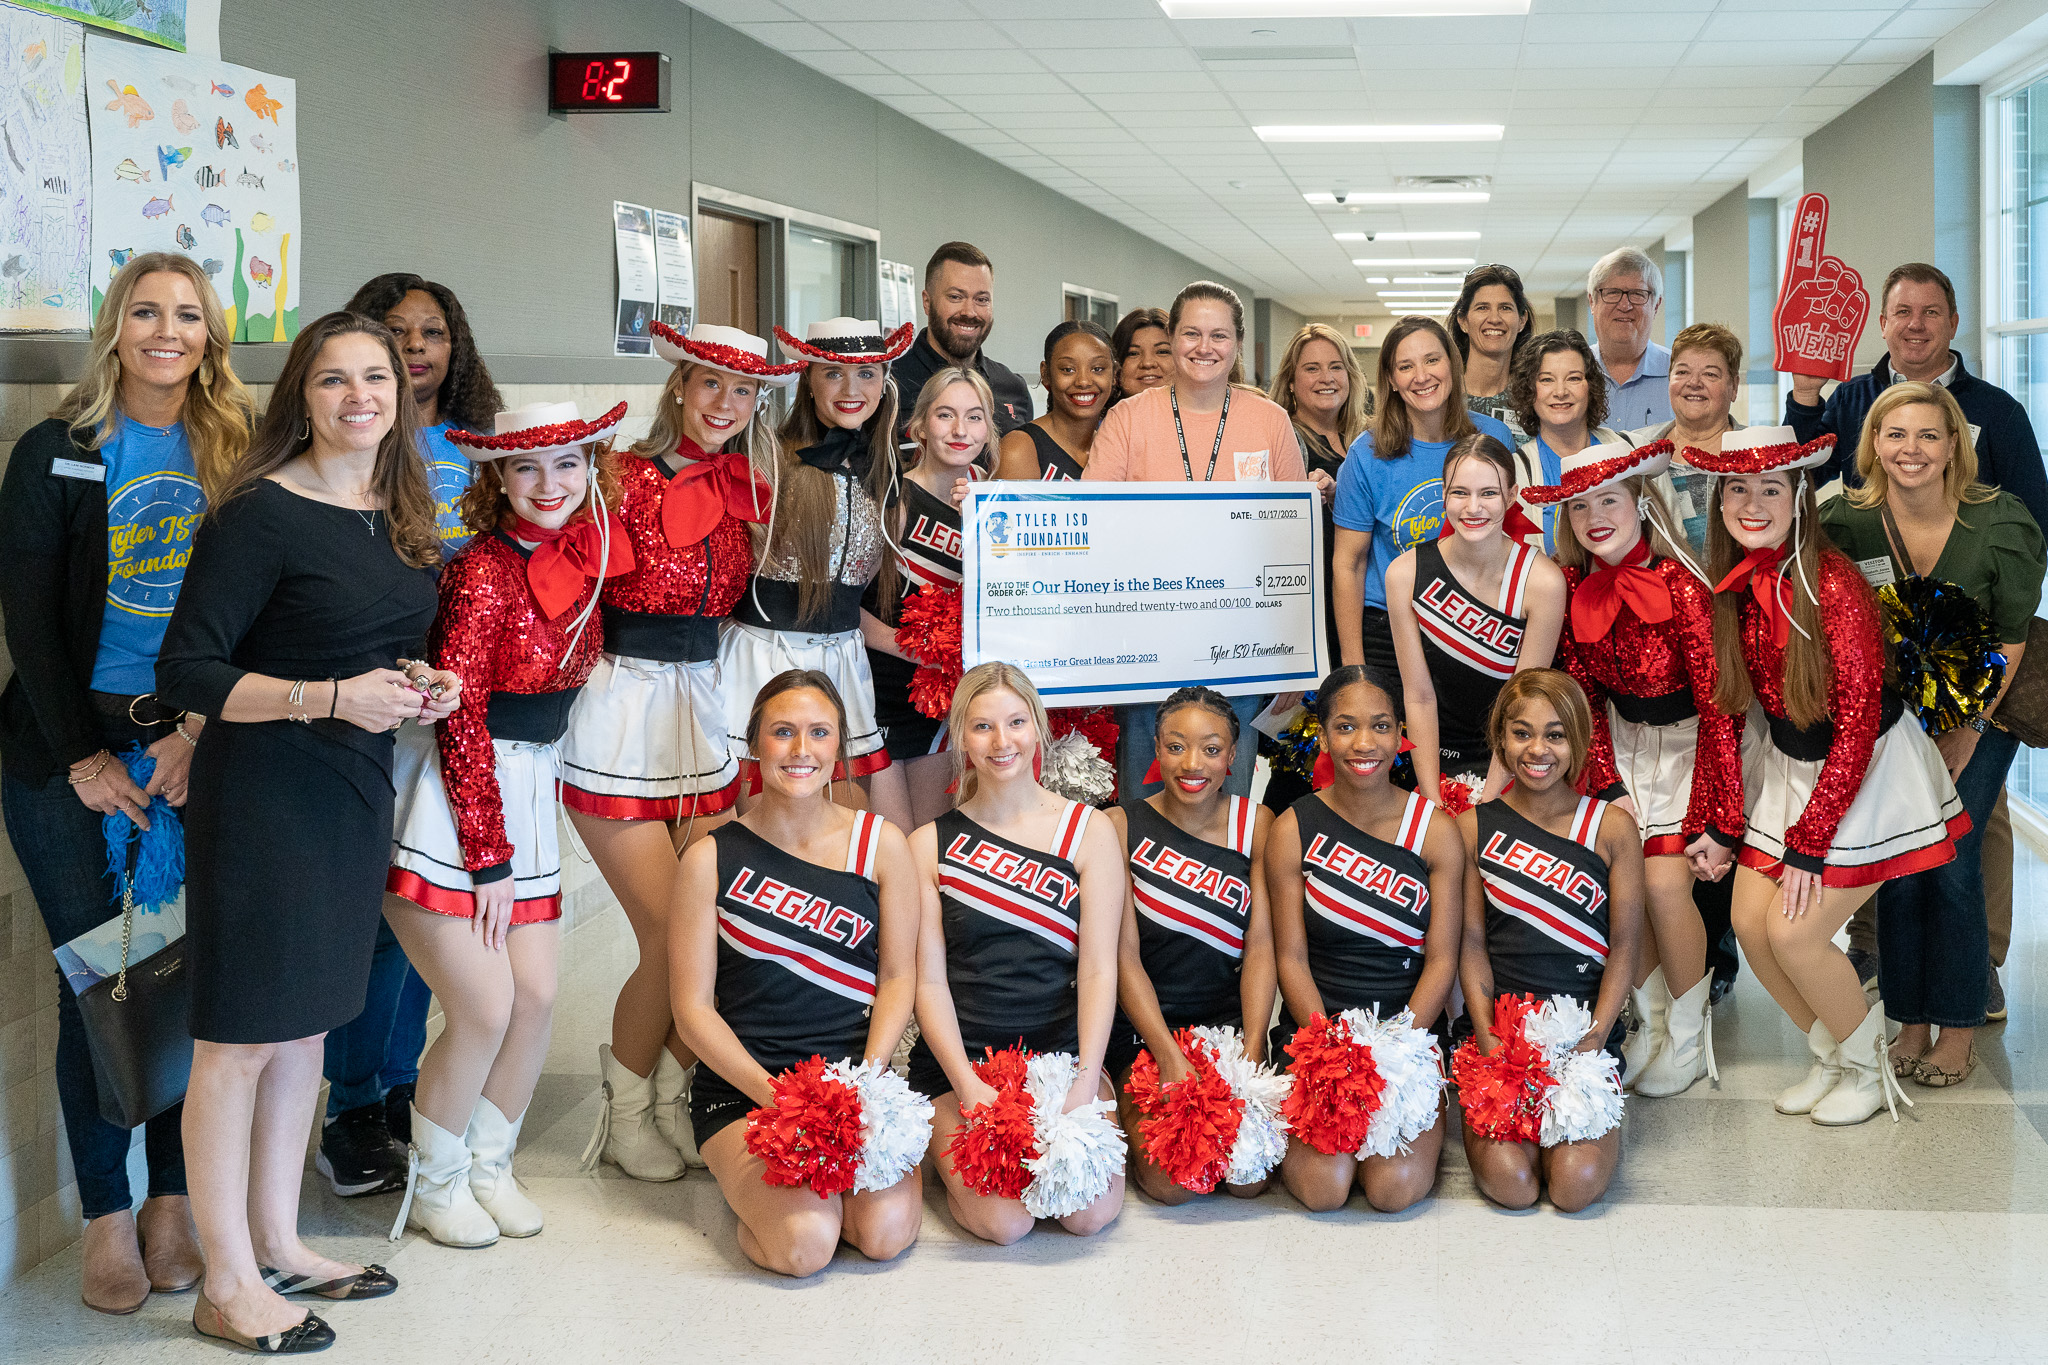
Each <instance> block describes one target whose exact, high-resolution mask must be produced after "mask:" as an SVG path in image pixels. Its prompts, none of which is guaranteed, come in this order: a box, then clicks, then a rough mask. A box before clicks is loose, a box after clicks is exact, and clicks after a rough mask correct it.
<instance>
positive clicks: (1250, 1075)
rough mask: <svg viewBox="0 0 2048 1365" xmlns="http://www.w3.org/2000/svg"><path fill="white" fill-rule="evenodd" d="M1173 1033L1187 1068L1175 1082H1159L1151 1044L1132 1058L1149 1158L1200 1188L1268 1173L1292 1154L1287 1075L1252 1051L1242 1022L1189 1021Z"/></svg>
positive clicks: (1180, 1181)
mask: <svg viewBox="0 0 2048 1365" xmlns="http://www.w3.org/2000/svg"><path fill="white" fill-rule="evenodd" d="M1174 1041H1175V1042H1176V1043H1177V1044H1179V1046H1180V1050H1181V1055H1182V1056H1183V1057H1185V1058H1186V1059H1187V1064H1188V1074H1187V1075H1186V1076H1184V1077H1182V1078H1181V1079H1180V1080H1178V1081H1175V1082H1174V1083H1173V1084H1172V1085H1167V1086H1162V1085H1160V1083H1159V1065H1158V1061H1157V1059H1156V1058H1154V1057H1153V1055H1152V1053H1151V1052H1150V1051H1149V1050H1148V1051H1145V1052H1141V1053H1139V1054H1138V1060H1137V1061H1136V1062H1134V1063H1132V1064H1131V1077H1130V1083H1129V1086H1128V1089H1129V1090H1130V1094H1131V1101H1132V1103H1133V1104H1134V1105H1135V1106H1136V1108H1137V1110H1138V1113H1139V1114H1140V1115H1142V1116H1143V1117H1142V1118H1141V1120H1140V1122H1139V1124H1138V1132H1139V1135H1140V1137H1142V1138H1143V1140H1144V1144H1145V1157H1146V1159H1147V1160H1148V1161H1150V1162H1151V1163H1152V1164H1153V1165H1154V1166H1157V1167H1158V1168H1159V1169H1160V1170H1161V1171H1163V1172H1165V1173H1166V1176H1167V1178H1168V1179H1170V1180H1172V1181H1173V1183H1174V1184H1176V1185H1179V1186H1180V1187H1181V1188H1183V1189H1187V1190H1193V1191H1194V1192H1195V1193H1196V1194H1208V1193H1209V1192H1210V1191H1211V1190H1214V1189H1215V1188H1216V1185H1217V1183H1218V1182H1219V1181H1226V1180H1227V1181H1229V1182H1230V1183H1231V1184H1233V1185H1251V1184H1255V1183H1257V1182H1258V1181H1261V1180H1263V1179H1265V1178H1266V1176H1267V1175H1268V1174H1269V1173H1271V1171H1272V1169H1273V1167H1274V1166H1276V1165H1278V1164H1279V1162H1280V1158H1281V1157H1283V1156H1285V1155H1286V1154H1287V1125H1286V1122H1285V1121H1284V1120H1283V1119H1281V1117H1280V1105H1281V1104H1282V1103H1283V1102H1284V1101H1285V1100H1286V1098H1287V1090H1288V1081H1287V1078H1286V1077H1284V1076H1278V1075H1275V1074H1274V1073H1273V1071H1272V1070H1271V1068H1268V1067H1262V1066H1259V1065H1258V1064H1257V1063H1255V1062H1253V1061H1251V1060H1250V1059H1249V1058H1247V1057H1246V1056H1245V1055H1244V1039H1243V1037H1242V1036H1241V1035H1240V1034H1239V1033H1238V1031H1237V1030H1236V1029H1232V1028H1207V1027H1203V1028H1190V1029H1182V1030H1181V1031H1180V1032H1178V1033H1176V1034H1175V1035H1174Z"/></svg>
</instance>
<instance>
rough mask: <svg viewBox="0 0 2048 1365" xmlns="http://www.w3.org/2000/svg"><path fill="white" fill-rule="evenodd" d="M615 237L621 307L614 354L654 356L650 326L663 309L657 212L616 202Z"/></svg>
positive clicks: (617, 314)
mask: <svg viewBox="0 0 2048 1365" xmlns="http://www.w3.org/2000/svg"><path fill="white" fill-rule="evenodd" d="M612 236H613V239H614V240H615V241H616V242H617V245H618V255H619V306H618V308H617V310H616V311H615V312H614V314H613V326H612V354H613V355H652V354H654V342H653V339H652V333H651V332H650V331H649V324H651V323H652V322H653V321H654V319H655V316H656V314H655V310H656V309H657V308H659V307H660V306H661V286H660V283H659V279H660V276H659V267H657V265H656V264H655V257H654V210H652V209H650V208H646V207H644V206H642V205H640V204H622V203H620V202H619V201H618V200H616V199H614V200H613V201H612Z"/></svg>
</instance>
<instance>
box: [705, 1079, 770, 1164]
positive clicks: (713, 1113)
mask: <svg viewBox="0 0 2048 1365" xmlns="http://www.w3.org/2000/svg"><path fill="white" fill-rule="evenodd" d="M758 1108H760V1106H759V1105H757V1104H755V1103H754V1102H753V1101H752V1100H750V1099H748V1098H747V1096H746V1095H745V1094H744V1093H742V1092H741V1091H740V1090H738V1089H736V1088H735V1087H734V1086H733V1084H732V1082H730V1081H728V1080H726V1078H725V1077H723V1076H721V1075H719V1074H718V1073H717V1072H716V1071H713V1070H712V1069H711V1068H710V1067H708V1066H699V1067H698V1068H697V1076H696V1079H695V1080H693V1081H692V1082H691V1083H690V1130H691V1131H692V1132H694V1133H695V1134H696V1135H697V1150H698V1151H700V1152H701V1151H703V1150H704V1144H705V1143H707V1142H709V1141H711V1139H712V1138H713V1137H715V1136H717V1135H718V1133H719V1132H720V1130H722V1129H723V1128H724V1127H725V1126H726V1125H727V1124H730V1123H738V1122H739V1121H740V1120H741V1119H743V1118H745V1117H746V1116H747V1115H748V1114H750V1113H752V1112H753V1111H754V1110H756V1109H758Z"/></svg>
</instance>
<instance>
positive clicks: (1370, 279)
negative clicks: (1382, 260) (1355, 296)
mask: <svg viewBox="0 0 2048 1365" xmlns="http://www.w3.org/2000/svg"><path fill="white" fill-rule="evenodd" d="M1365 282H1366V283H1367V284H1392V283H1393V281H1392V280H1390V279H1388V278H1387V277H1386V276H1385V275H1367V276H1366V277H1365Z"/></svg>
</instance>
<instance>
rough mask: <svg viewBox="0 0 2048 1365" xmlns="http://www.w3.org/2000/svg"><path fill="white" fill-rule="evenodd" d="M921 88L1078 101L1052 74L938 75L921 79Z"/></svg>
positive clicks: (1045, 72)
mask: <svg viewBox="0 0 2048 1365" xmlns="http://www.w3.org/2000/svg"><path fill="white" fill-rule="evenodd" d="M918 84H920V85H922V86H923V87H924V88H925V89H927V90H929V91H931V92H932V93H933V94H935V95H1059V96H1062V97H1064V98H1066V99H1072V98H1074V92H1073V90H1072V88H1071V87H1069V86H1068V85H1067V83H1066V82H1065V81H1063V80H1061V79H1060V78H1059V77H1058V76H1055V75H1053V74H1052V73H1051V72H1048V71H1035V72H1008V73H1002V72H986V71H960V72H939V71H934V72H931V73H929V74H927V75H925V76H921V77H919V79H918Z"/></svg>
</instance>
